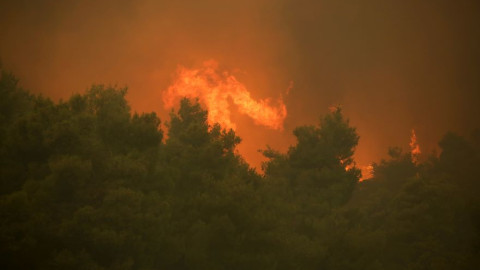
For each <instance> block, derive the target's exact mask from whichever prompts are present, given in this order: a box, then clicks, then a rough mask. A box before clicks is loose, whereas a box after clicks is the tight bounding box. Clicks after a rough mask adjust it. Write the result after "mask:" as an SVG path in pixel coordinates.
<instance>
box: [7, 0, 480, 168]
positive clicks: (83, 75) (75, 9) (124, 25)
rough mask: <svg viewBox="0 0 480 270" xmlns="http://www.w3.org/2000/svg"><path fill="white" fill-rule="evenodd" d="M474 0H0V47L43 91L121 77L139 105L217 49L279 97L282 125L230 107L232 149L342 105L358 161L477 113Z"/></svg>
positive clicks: (479, 31) (277, 141) (463, 130)
mask: <svg viewBox="0 0 480 270" xmlns="http://www.w3.org/2000/svg"><path fill="white" fill-rule="evenodd" d="M479 25H480V3H479V2H478V1H462V0H459V1H444V0H425V1H411V0H406V1H384V0H371V1H354V0H344V1H334V0H332V1H321V0H318V1H302V0H255V1H248V0H232V1H223V0H205V1H199V0H188V1H181V0H180V1H153V0H139V1H128V0H121V1H113V0H112V1H110V0H109V1H92V0H84V1H74V0H65V1H53V0H44V1H39V0H31V1H26V0H17V1H4V0H0V59H1V65H2V68H3V69H4V70H9V71H12V72H13V73H14V74H15V75H16V76H17V77H18V78H19V79H20V85H21V86H22V87H23V88H25V89H27V90H30V91H32V92H34V93H41V94H43V95H45V96H48V97H51V98H53V99H55V100H59V99H68V97H69V96H70V95H71V94H73V93H82V92H84V91H86V90H87V89H88V88H89V87H90V86H91V85H92V84H106V85H117V86H120V87H123V86H128V88H129V90H128V94H127V99H128V100H129V102H130V104H131V106H132V109H133V110H134V111H137V112H150V111H155V112H157V113H158V115H159V116H160V118H161V119H162V121H163V122H165V121H168V112H169V110H168V109H166V108H165V107H164V104H163V103H162V94H163V93H164V91H166V90H167V89H168V87H169V86H170V85H171V84H172V82H173V81H174V79H175V74H176V71H177V69H178V66H179V65H181V66H184V67H187V68H198V67H200V66H201V65H202V63H203V62H204V61H207V60H211V59H213V60H215V61H216V62H218V63H219V67H220V68H221V69H222V70H225V71H228V72H230V73H231V74H233V75H235V77H236V79H237V80H238V81H239V82H241V83H242V84H243V85H245V87H246V88H247V89H248V90H249V91H250V93H251V96H252V98H254V99H257V100H260V99H266V98H270V99H273V100H275V99H278V98H279V97H283V101H284V103H285V106H286V110H287V116H286V118H285V121H284V125H283V127H284V128H283V129H282V130H273V129H270V128H268V127H265V126H259V125H257V124H256V123H255V122H254V121H253V120H252V119H250V118H249V117H248V116H246V115H242V114H239V113H235V105H234V104H232V108H233V113H232V121H234V122H236V133H237V134H238V135H239V136H240V137H241V138H242V139H243V141H242V143H241V145H240V146H239V151H240V153H241V154H242V155H243V156H244V157H245V159H246V160H247V161H248V162H250V163H251V164H252V165H254V166H256V167H259V164H260V161H261V160H262V157H261V154H260V153H259V152H258V149H265V148H266V145H267V144H268V145H270V146H271V147H272V148H274V149H279V150H281V151H286V150H287V149H288V146H289V145H291V144H293V143H294V142H295V140H294V137H293V135H292V131H293V129H294V128H295V127H297V126H300V125H307V124H308V125H314V124H318V123H319V119H320V117H321V116H322V115H325V114H326V113H328V112H329V107H331V106H341V107H342V108H343V111H344V113H345V115H346V116H347V117H348V118H349V119H350V123H351V125H353V126H355V127H356V128H357V131H358V133H359V135H360V142H359V145H358V147H357V151H356V160H357V163H358V164H360V165H366V164H368V163H370V162H375V161H379V159H380V158H383V157H385V156H386V153H387V150H388V147H390V146H400V147H403V148H404V149H408V143H409V136H410V132H411V130H412V129H415V131H416V135H417V139H418V142H419V144H420V147H421V149H422V151H423V152H430V151H434V150H435V149H436V145H437V143H438V141H439V140H440V139H441V137H442V136H443V135H444V134H445V132H447V131H454V132H457V133H460V134H463V135H464V134H468V132H470V131H471V130H473V129H474V128H478V127H480V121H479V119H480V117H479V116H480V27H478V26H479Z"/></svg>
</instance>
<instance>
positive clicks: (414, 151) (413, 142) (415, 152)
mask: <svg viewBox="0 0 480 270" xmlns="http://www.w3.org/2000/svg"><path fill="white" fill-rule="evenodd" d="M421 153H422V152H421V151H420V145H418V142H417V135H415V130H414V129H412V133H411V135H410V155H411V158H412V162H413V163H414V164H417V162H418V156H419V155H420V154H421Z"/></svg>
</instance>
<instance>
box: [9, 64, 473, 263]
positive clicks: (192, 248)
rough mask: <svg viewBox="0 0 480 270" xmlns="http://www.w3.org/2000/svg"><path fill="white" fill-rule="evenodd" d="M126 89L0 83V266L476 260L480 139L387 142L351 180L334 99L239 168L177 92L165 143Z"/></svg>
mask: <svg viewBox="0 0 480 270" xmlns="http://www.w3.org/2000/svg"><path fill="white" fill-rule="evenodd" d="M125 94H126V89H117V88H114V87H104V86H93V87H92V88H91V89H90V90H89V91H87V93H85V94H77V95H73V96H72V97H71V98H70V99H69V100H68V101H65V102H59V103H54V102H52V101H51V100H49V99H47V98H43V97H41V96H33V95H30V94H29V93H27V92H25V91H23V90H21V89H19V88H18V87H17V80H16V79H15V78H14V77H13V76H12V75H10V74H5V73H3V74H2V77H1V79H0V103H1V107H0V135H1V136H0V153H1V156H0V161H1V163H0V177H1V178H0V268H1V269H475V268H476V266H478V265H479V264H480V261H479V259H478V258H480V254H479V250H480V200H479V196H478V191H479V188H480V187H479V185H480V184H479V183H480V182H479V179H478V176H477V170H476V167H477V164H480V149H479V147H480V139H479V138H480V136H479V134H480V133H479V132H478V131H477V132H476V133H474V134H473V139H472V140H468V139H465V138H462V137H460V136H458V135H455V134H447V135H446V136H445V137H444V139H443V140H442V141H441V142H440V147H441V148H442V152H441V154H440V155H439V157H434V156H432V157H430V158H429V159H428V160H427V161H426V162H423V163H420V164H416V163H414V162H412V160H411V155H410V153H402V151H401V149H399V148H392V149H390V151H389V154H390V159H388V160H383V161H381V162H380V163H379V164H375V166H374V177H373V178H372V179H371V180H368V181H364V182H361V183H358V179H359V176H360V171H359V170H358V169H357V168H356V167H355V166H354V165H355V164H354V162H353V154H354V149H355V146H356V145H357V142H358V139H359V137H358V135H357V133H356V131H355V129H354V128H352V127H351V126H350V125H349V122H348V120H347V119H345V118H344V117H343V115H342V112H341V110H340V109H337V110H335V111H334V112H332V113H330V114H327V115H326V116H324V117H323V118H322V120H321V121H320V123H319V125H318V126H303V127H298V128H297V129H295V131H294V135H295V136H296V137H297V143H296V144H295V145H294V146H292V147H290V149H289V150H288V152H287V153H279V152H277V151H275V150H273V149H270V148H267V150H265V151H264V155H265V156H266V157H267V158H268V161H267V162H265V164H264V172H265V173H264V175H259V174H258V173H257V172H255V171H254V170H253V169H251V168H249V166H248V164H246V163H245V162H244V161H243V159H242V158H241V157H240V156H238V154H237V152H236V150H235V147H236V145H238V144H239V143H240V138H239V137H237V136H236V135H235V132H234V131H233V130H224V129H222V128H221V127H220V126H219V125H213V126H210V125H208V123H207V114H208V112H207V111H205V110H204V109H202V108H201V106H200V105H199V104H198V102H197V101H190V100H188V99H183V100H182V101H181V102H180V107H179V109H178V111H176V112H172V113H171V115H170V121H169V122H168V124H167V126H168V134H167V135H168V136H167V139H166V140H163V132H162V130H161V129H160V120H159V119H158V117H157V116H156V115H155V113H147V114H137V113H133V114H132V112H131V111H130V108H129V105H128V103H127V101H126V100H125Z"/></svg>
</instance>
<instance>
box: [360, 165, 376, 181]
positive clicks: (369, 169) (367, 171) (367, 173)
mask: <svg viewBox="0 0 480 270" xmlns="http://www.w3.org/2000/svg"><path fill="white" fill-rule="evenodd" d="M360 170H361V171H362V177H361V178H360V179H359V181H360V182H362V181H365V180H367V179H370V178H372V177H373V164H368V165H367V166H360Z"/></svg>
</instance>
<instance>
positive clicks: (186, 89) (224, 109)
mask: <svg viewBox="0 0 480 270" xmlns="http://www.w3.org/2000/svg"><path fill="white" fill-rule="evenodd" d="M181 97H187V98H196V97H198V98H199V99H200V101H201V102H202V103H204V104H205V105H206V106H207V109H208V122H209V123H210V124H213V123H219V124H220V125H222V126H223V127H226V128H233V129H235V128H236V125H235V123H233V122H232V121H231V119H230V108H229V102H228V98H231V100H232V102H233V103H234V104H235V105H237V106H238V111H239V112H240V113H242V114H246V115H248V116H249V117H251V118H252V119H253V120H254V122H255V123H256V124H258V125H263V126H266V127H269V128H272V129H280V130H281V129H282V128H283V121H284V119H285V117H286V116H287V109H286V107H285V104H284V103H283V100H282V98H280V99H279V100H278V105H277V106H272V105H270V99H260V100H258V101H257V100H254V99H253V98H252V97H251V95H250V92H249V91H248V90H247V88H246V87H245V85H243V84H242V83H240V82H239V81H238V80H237V79H236V78H235V76H233V75H231V74H230V73H229V72H227V71H223V72H220V71H219V70H218V63H217V62H216V61H214V60H210V61H206V62H204V63H203V67H202V68H199V69H187V68H185V67H182V66H179V67H178V70H177V74H176V77H175V81H174V83H173V84H172V85H171V86H170V87H169V88H168V89H167V90H166V91H165V92H164V93H163V102H164V106H165V108H171V107H173V105H174V104H175V101H176V100H177V99H178V98H181Z"/></svg>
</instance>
